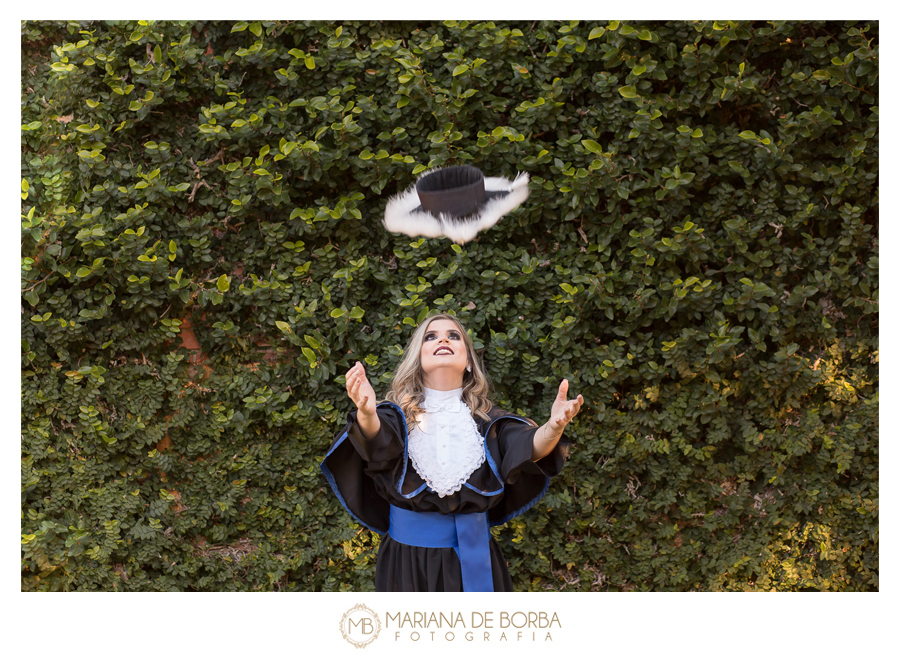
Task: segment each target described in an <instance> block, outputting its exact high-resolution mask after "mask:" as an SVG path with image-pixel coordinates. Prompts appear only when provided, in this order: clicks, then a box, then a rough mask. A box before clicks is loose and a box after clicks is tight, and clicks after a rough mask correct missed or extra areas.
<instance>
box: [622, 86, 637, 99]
mask: <svg viewBox="0 0 900 658" xmlns="http://www.w3.org/2000/svg"><path fill="white" fill-rule="evenodd" d="M619 93H620V94H622V96H624V97H625V98H637V92H636V91H635V89H634V87H633V86H628V87H619Z"/></svg>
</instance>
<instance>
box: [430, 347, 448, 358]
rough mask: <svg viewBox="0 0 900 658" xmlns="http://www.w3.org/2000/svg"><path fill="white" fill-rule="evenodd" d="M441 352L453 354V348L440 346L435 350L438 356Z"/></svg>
mask: <svg viewBox="0 0 900 658" xmlns="http://www.w3.org/2000/svg"><path fill="white" fill-rule="evenodd" d="M439 354H453V350H451V349H450V348H449V347H439V348H437V349H436V350H435V351H434V355H435V356H437V355H439Z"/></svg>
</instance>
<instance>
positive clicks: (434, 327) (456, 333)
mask: <svg viewBox="0 0 900 658" xmlns="http://www.w3.org/2000/svg"><path fill="white" fill-rule="evenodd" d="M419 357H420V360H421V362H422V370H423V371H424V372H425V377H426V380H427V379H429V378H431V377H435V376H437V377H440V378H441V379H446V378H451V379H455V376H458V377H459V386H462V376H463V373H464V372H465V370H466V365H467V364H468V362H469V360H468V357H467V355H466V343H465V341H464V340H463V337H462V332H461V331H460V330H459V327H457V326H456V323H455V322H453V321H452V320H434V321H433V322H432V323H431V324H429V325H428V330H427V331H426V332H425V338H424V340H423V341H422V352H421V354H420V355H419Z"/></svg>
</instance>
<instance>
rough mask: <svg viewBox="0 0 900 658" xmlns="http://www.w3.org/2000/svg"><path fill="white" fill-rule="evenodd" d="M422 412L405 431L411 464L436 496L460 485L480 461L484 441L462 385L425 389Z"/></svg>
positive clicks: (455, 489) (445, 493)
mask: <svg viewBox="0 0 900 658" xmlns="http://www.w3.org/2000/svg"><path fill="white" fill-rule="evenodd" d="M423 407H424V409H425V413H424V414H422V415H421V416H420V417H419V424H418V426H417V427H414V428H413V430H412V431H411V432H410V433H409V458H410V460H411V461H412V465H413V468H415V469H416V473H418V474H419V475H420V476H421V477H422V479H423V480H425V482H427V483H428V486H430V487H431V488H432V489H434V491H436V492H437V494H438V496H440V497H441V498H443V497H444V496H449V495H450V494H453V493H456V492H457V491H459V490H460V489H462V486H463V484H465V482H466V480H468V479H469V476H471V475H472V473H474V472H475V470H476V469H477V468H478V467H479V466H481V465H482V464H483V463H484V459H485V457H484V441H483V440H482V437H481V433H480V432H479V431H478V425H477V424H476V423H475V419H474V418H472V412H471V410H470V409H469V406H468V405H467V404H466V403H465V402H463V400H462V388H456V389H453V390H452V391H437V390H434V389H431V388H426V389H425V402H424V404H423Z"/></svg>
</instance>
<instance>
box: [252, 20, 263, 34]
mask: <svg viewBox="0 0 900 658" xmlns="http://www.w3.org/2000/svg"><path fill="white" fill-rule="evenodd" d="M250 31H251V32H253V34H255V35H256V36H260V35H262V26H261V25H260V24H259V23H251V24H250Z"/></svg>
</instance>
